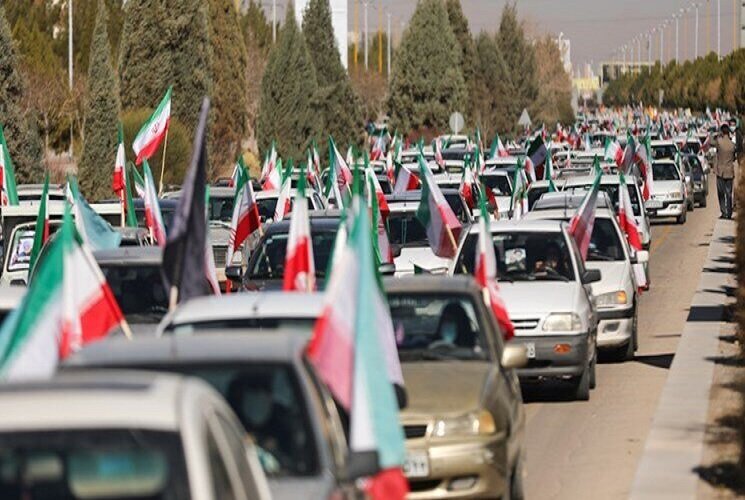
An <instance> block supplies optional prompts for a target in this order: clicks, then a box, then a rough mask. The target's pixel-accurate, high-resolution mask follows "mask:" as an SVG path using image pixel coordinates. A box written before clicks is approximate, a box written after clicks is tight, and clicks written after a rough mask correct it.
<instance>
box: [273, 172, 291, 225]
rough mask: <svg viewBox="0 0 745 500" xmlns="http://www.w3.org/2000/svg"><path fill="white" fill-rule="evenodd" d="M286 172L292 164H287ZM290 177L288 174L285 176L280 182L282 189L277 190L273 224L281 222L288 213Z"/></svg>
mask: <svg viewBox="0 0 745 500" xmlns="http://www.w3.org/2000/svg"><path fill="white" fill-rule="evenodd" d="M287 166H288V170H289V171H290V172H291V171H292V170H291V169H292V162H288V163H287ZM291 186H292V175H291V174H290V173H289V172H288V173H287V175H286V176H285V180H284V181H283V182H282V189H280V190H279V196H278V197H277V204H276V205H275V206H274V222H279V221H281V220H282V219H283V218H284V217H285V215H287V214H288V213H289V212H290V208H291V203H292V201H291V200H292V196H291V190H290V188H291Z"/></svg>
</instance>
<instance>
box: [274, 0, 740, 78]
mask: <svg viewBox="0 0 745 500" xmlns="http://www.w3.org/2000/svg"><path fill="white" fill-rule="evenodd" d="M276 1H277V5H278V11H280V10H284V9H283V8H282V7H283V6H284V3H285V0H276ZM506 1H507V0H461V4H462V6H463V11H464V12H465V14H466V17H467V18H468V20H469V24H470V28H471V32H472V33H474V34H477V33H478V32H480V31H482V30H485V31H488V32H494V31H496V30H497V28H498V27H499V19H500V15H501V12H502V8H503V7H504V5H505V2H506ZM516 1H517V7H518V14H519V16H520V18H521V19H523V20H524V21H525V22H526V23H527V26H528V27H529V31H530V32H531V34H534V35H539V34H545V33H553V34H558V33H559V32H561V33H564V37H565V38H568V39H570V40H571V44H572V48H571V50H572V63H573V65H574V67H575V68H577V67H581V64H582V63H585V62H590V61H592V62H594V63H595V64H597V63H598V62H599V61H605V60H609V59H611V58H612V55H613V52H614V51H615V50H616V49H617V48H618V47H620V46H622V45H624V44H627V43H629V42H630V41H631V40H632V39H633V38H634V37H636V36H637V35H640V34H644V38H645V41H643V42H642V44H641V50H642V60H646V57H647V50H648V49H647V43H646V35H647V33H649V32H650V31H651V30H652V29H653V28H657V27H659V26H660V25H662V23H663V22H665V21H667V22H668V28H666V29H665V41H664V48H665V54H664V56H665V59H666V60H670V59H671V58H674V56H675V50H674V48H675V22H674V21H673V20H672V15H673V14H674V13H679V11H680V9H681V8H686V7H690V6H692V5H693V4H694V0H516ZM695 1H696V2H698V3H699V4H700V5H701V7H700V8H699V54H700V55H703V54H704V53H705V51H706V48H707V43H706V42H707V40H706V30H707V17H706V11H707V7H706V6H707V3H708V4H709V5H710V24H709V45H708V47H709V49H710V50H716V30H717V24H716V8H717V1H718V0H695ZM719 1H720V2H721V23H722V27H721V30H722V31H721V44H722V52H723V53H725V54H726V53H728V52H730V51H731V50H732V46H733V32H735V30H734V29H733V28H734V27H733V21H734V19H735V18H734V17H733V12H734V11H735V6H736V4H738V3H739V2H738V0H719ZM262 3H264V4H265V5H266V4H269V3H270V2H269V1H268V0H263V1H262ZM347 3H348V17H349V31H350V32H352V31H354V29H355V23H354V12H355V8H354V6H355V4H357V5H358V16H359V22H358V24H359V30H360V31H361V30H362V25H363V21H362V20H363V10H364V9H363V3H364V0H347ZM379 4H380V5H381V6H382V9H383V15H382V19H383V29H385V23H386V13H387V12H390V13H391V16H392V17H391V19H392V25H393V26H392V28H393V32H394V36H393V39H394V42H395V41H397V40H398V37H399V36H400V30H401V28H402V26H405V23H406V22H407V21H408V19H409V17H410V16H411V14H412V13H413V11H414V8H415V6H416V0H369V7H368V8H369V11H368V27H369V30H370V31H371V32H374V31H376V30H377V29H378V27H377V23H378V5H379ZM278 15H279V14H278ZM694 18H695V16H694V10H693V9H692V8H691V9H690V11H689V12H688V14H686V15H685V17H684V18H683V19H681V20H680V21H679V55H680V58H681V59H685V58H686V57H687V58H693V54H694V22H695V21H694ZM402 23H403V24H402ZM659 49H660V36H659V32H657V33H655V34H654V35H653V38H652V57H653V58H654V59H657V58H659ZM619 57H620V56H619Z"/></svg>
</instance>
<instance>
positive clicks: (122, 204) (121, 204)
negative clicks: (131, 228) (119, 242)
mask: <svg viewBox="0 0 745 500" xmlns="http://www.w3.org/2000/svg"><path fill="white" fill-rule="evenodd" d="M124 196H127V194H126V193H124ZM119 206H120V207H121V209H122V213H121V218H120V219H121V223H122V227H125V226H126V220H125V216H124V211H125V210H126V205H125V201H124V200H122V199H121V198H120V199H119Z"/></svg>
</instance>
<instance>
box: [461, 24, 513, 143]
mask: <svg viewBox="0 0 745 500" xmlns="http://www.w3.org/2000/svg"><path fill="white" fill-rule="evenodd" d="M476 64H477V66H478V68H479V71H478V72H477V73H476V75H475V77H474V86H473V91H472V95H471V98H472V99H473V101H474V102H477V103H478V106H476V108H475V109H474V115H473V119H474V125H476V126H478V127H480V128H481V131H482V132H483V134H484V137H487V138H491V137H492V136H494V134H496V133H500V134H504V133H507V132H510V131H511V130H512V129H513V127H514V123H513V122H512V121H510V120H509V117H511V116H513V115H514V114H515V113H516V112H517V111H518V110H517V107H516V103H515V102H514V100H513V99H511V96H513V95H514V93H515V91H514V89H513V88H512V87H511V81H510V79H509V70H508V68H507V65H506V64H505V62H504V59H503V58H502V53H501V52H500V50H499V46H498V45H497V43H496V42H495V41H494V39H493V38H492V37H491V36H489V35H488V34H486V33H484V32H481V33H480V34H479V36H478V37H477V38H476Z"/></svg>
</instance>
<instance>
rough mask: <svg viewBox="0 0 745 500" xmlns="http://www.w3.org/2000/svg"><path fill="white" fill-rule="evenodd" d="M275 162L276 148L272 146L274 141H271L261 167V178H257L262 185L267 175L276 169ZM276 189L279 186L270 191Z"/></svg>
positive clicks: (276, 158)
mask: <svg viewBox="0 0 745 500" xmlns="http://www.w3.org/2000/svg"><path fill="white" fill-rule="evenodd" d="M277 162H278V157H277V146H276V145H275V144H274V141H272V145H271V147H270V148H269V152H268V153H267V154H266V156H265V157H264V164H263V165H262V166H261V177H260V178H259V181H260V182H261V183H262V184H263V183H264V182H265V181H266V178H267V177H268V176H269V174H270V173H271V172H272V171H273V170H274V169H276V168H277V167H278V164H277ZM278 187H279V185H276V186H275V187H273V188H271V189H277V188H278Z"/></svg>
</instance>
